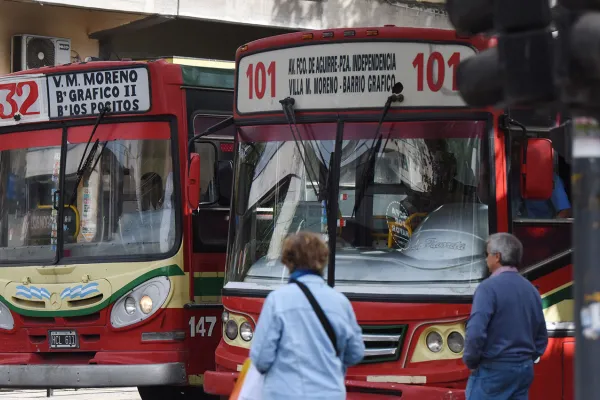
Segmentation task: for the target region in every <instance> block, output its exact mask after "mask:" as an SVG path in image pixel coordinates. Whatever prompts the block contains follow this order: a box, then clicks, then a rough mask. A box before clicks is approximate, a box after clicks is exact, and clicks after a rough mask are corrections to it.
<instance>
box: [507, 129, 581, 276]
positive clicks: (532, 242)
mask: <svg viewBox="0 0 600 400" xmlns="http://www.w3.org/2000/svg"><path fill="white" fill-rule="evenodd" d="M522 143H523V141H522V139H520V140H519V139H518V140H514V141H513V142H512V147H511V160H510V162H511V165H510V171H511V172H510V188H511V208H512V226H513V233H514V234H515V235H516V236H517V237H518V238H519V239H520V240H521V241H522V242H523V247H524V248H525V249H527V251H525V252H524V254H523V265H524V266H529V265H533V264H537V263H540V262H543V261H544V260H547V259H549V258H550V257H553V256H556V255H557V254H560V253H563V252H565V251H567V250H569V249H570V248H571V228H572V218H571V195H570V194H571V193H570V181H569V180H570V174H571V167H570V165H569V164H568V163H567V162H566V161H565V160H564V158H563V157H562V156H561V155H560V154H558V153H556V154H557V162H556V163H555V169H554V190H553V193H552V197H551V198H550V199H548V200H528V199H523V198H522V196H521V189H520V184H519V179H520V176H519V174H520V169H521V163H520V162H521V161H520V154H521V150H522Z"/></svg>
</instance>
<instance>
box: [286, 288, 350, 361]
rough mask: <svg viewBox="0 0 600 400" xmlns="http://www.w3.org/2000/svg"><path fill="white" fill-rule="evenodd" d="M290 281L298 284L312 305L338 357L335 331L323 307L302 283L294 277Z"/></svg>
mask: <svg viewBox="0 0 600 400" xmlns="http://www.w3.org/2000/svg"><path fill="white" fill-rule="evenodd" d="M291 282H292V283H295V284H296V285H298V287H299V288H300V290H302V292H303V293H304V295H305V296H306V298H307V299H308V302H309V303H310V305H311V306H312V308H313V310H315V313H316V314H317V317H318V318H319V321H321V325H323V328H324V329H325V332H327V336H329V340H331V344H332V345H333V349H334V350H335V355H336V356H338V357H339V356H340V352H339V351H338V348H337V339H336V337H335V332H334V331H333V327H332V326H331V323H330V322H329V320H328V319H327V316H325V313H324V312H323V309H322V308H321V306H320V305H319V303H318V302H317V299H315V296H313V294H312V293H311V292H310V290H309V289H308V287H307V286H306V285H305V284H304V283H302V282H300V281H297V280H295V279H293V280H292V281H291Z"/></svg>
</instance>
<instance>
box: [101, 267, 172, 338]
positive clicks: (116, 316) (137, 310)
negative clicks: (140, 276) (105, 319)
mask: <svg viewBox="0 0 600 400" xmlns="http://www.w3.org/2000/svg"><path fill="white" fill-rule="evenodd" d="M170 291H171V281H170V280H169V278H167V277H166V276H158V277H156V278H152V279H150V280H148V281H146V282H144V283H142V284H141V285H139V286H137V287H136V288H134V289H133V290H131V291H130V292H129V293H125V294H124V295H123V296H121V298H119V300H117V301H116V303H115V305H114V306H113V308H112V311H111V313H110V323H111V325H112V326H113V327H115V328H123V327H126V326H129V325H133V324H136V323H138V322H141V321H143V320H145V319H147V318H149V317H150V316H151V315H153V314H155V313H156V312H157V311H158V310H159V309H160V308H161V307H162V305H163V304H164V303H165V301H167V298H168V297H169V293H170Z"/></svg>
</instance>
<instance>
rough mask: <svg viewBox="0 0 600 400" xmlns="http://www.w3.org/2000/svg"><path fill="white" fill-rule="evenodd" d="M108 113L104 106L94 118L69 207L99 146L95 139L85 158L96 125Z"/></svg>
mask: <svg viewBox="0 0 600 400" xmlns="http://www.w3.org/2000/svg"><path fill="white" fill-rule="evenodd" d="M108 112H110V106H109V105H106V106H104V108H103V109H102V111H101V112H100V114H99V115H98V118H96V123H95V124H94V128H93V129H92V133H91V134H90V137H89V139H88V141H87V144H86V145H85V149H84V150H83V154H82V155H81V160H79V166H78V167H77V180H76V181H75V187H74V188H73V192H72V193H71V197H70V199H69V206H72V205H73V202H74V201H75V197H76V196H77V188H78V187H79V184H80V183H81V179H83V175H85V173H86V172H87V171H88V170H89V168H90V165H91V164H92V160H93V159H94V155H95V154H96V151H97V150H98V145H99V144H100V141H99V140H98V139H96V141H95V142H94V144H93V145H92V148H91V149H90V153H89V154H88V155H87V156H86V153H87V150H88V146H89V145H90V142H91V141H92V139H93V138H94V134H95V133H96V129H98V125H100V121H102V118H104V116H105V115H106V113H108ZM107 143H108V141H106V142H104V146H103V147H102V150H101V151H100V155H99V156H98V159H96V162H95V163H94V166H93V167H92V170H93V169H94V168H96V165H97V164H98V160H100V157H101V156H102V153H103V152H104V149H105V148H106V144H107Z"/></svg>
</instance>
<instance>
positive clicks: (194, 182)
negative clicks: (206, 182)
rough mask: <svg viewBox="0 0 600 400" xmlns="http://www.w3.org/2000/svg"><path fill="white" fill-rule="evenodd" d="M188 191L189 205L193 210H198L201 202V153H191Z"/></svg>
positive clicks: (187, 177) (187, 178) (187, 181)
mask: <svg viewBox="0 0 600 400" xmlns="http://www.w3.org/2000/svg"><path fill="white" fill-rule="evenodd" d="M186 191H187V201H188V206H189V207H190V209H191V210H196V209H197V208H198V206H199V204H200V155H199V154H198V153H191V154H190V166H189V168H188V171H187V176H186Z"/></svg>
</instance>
